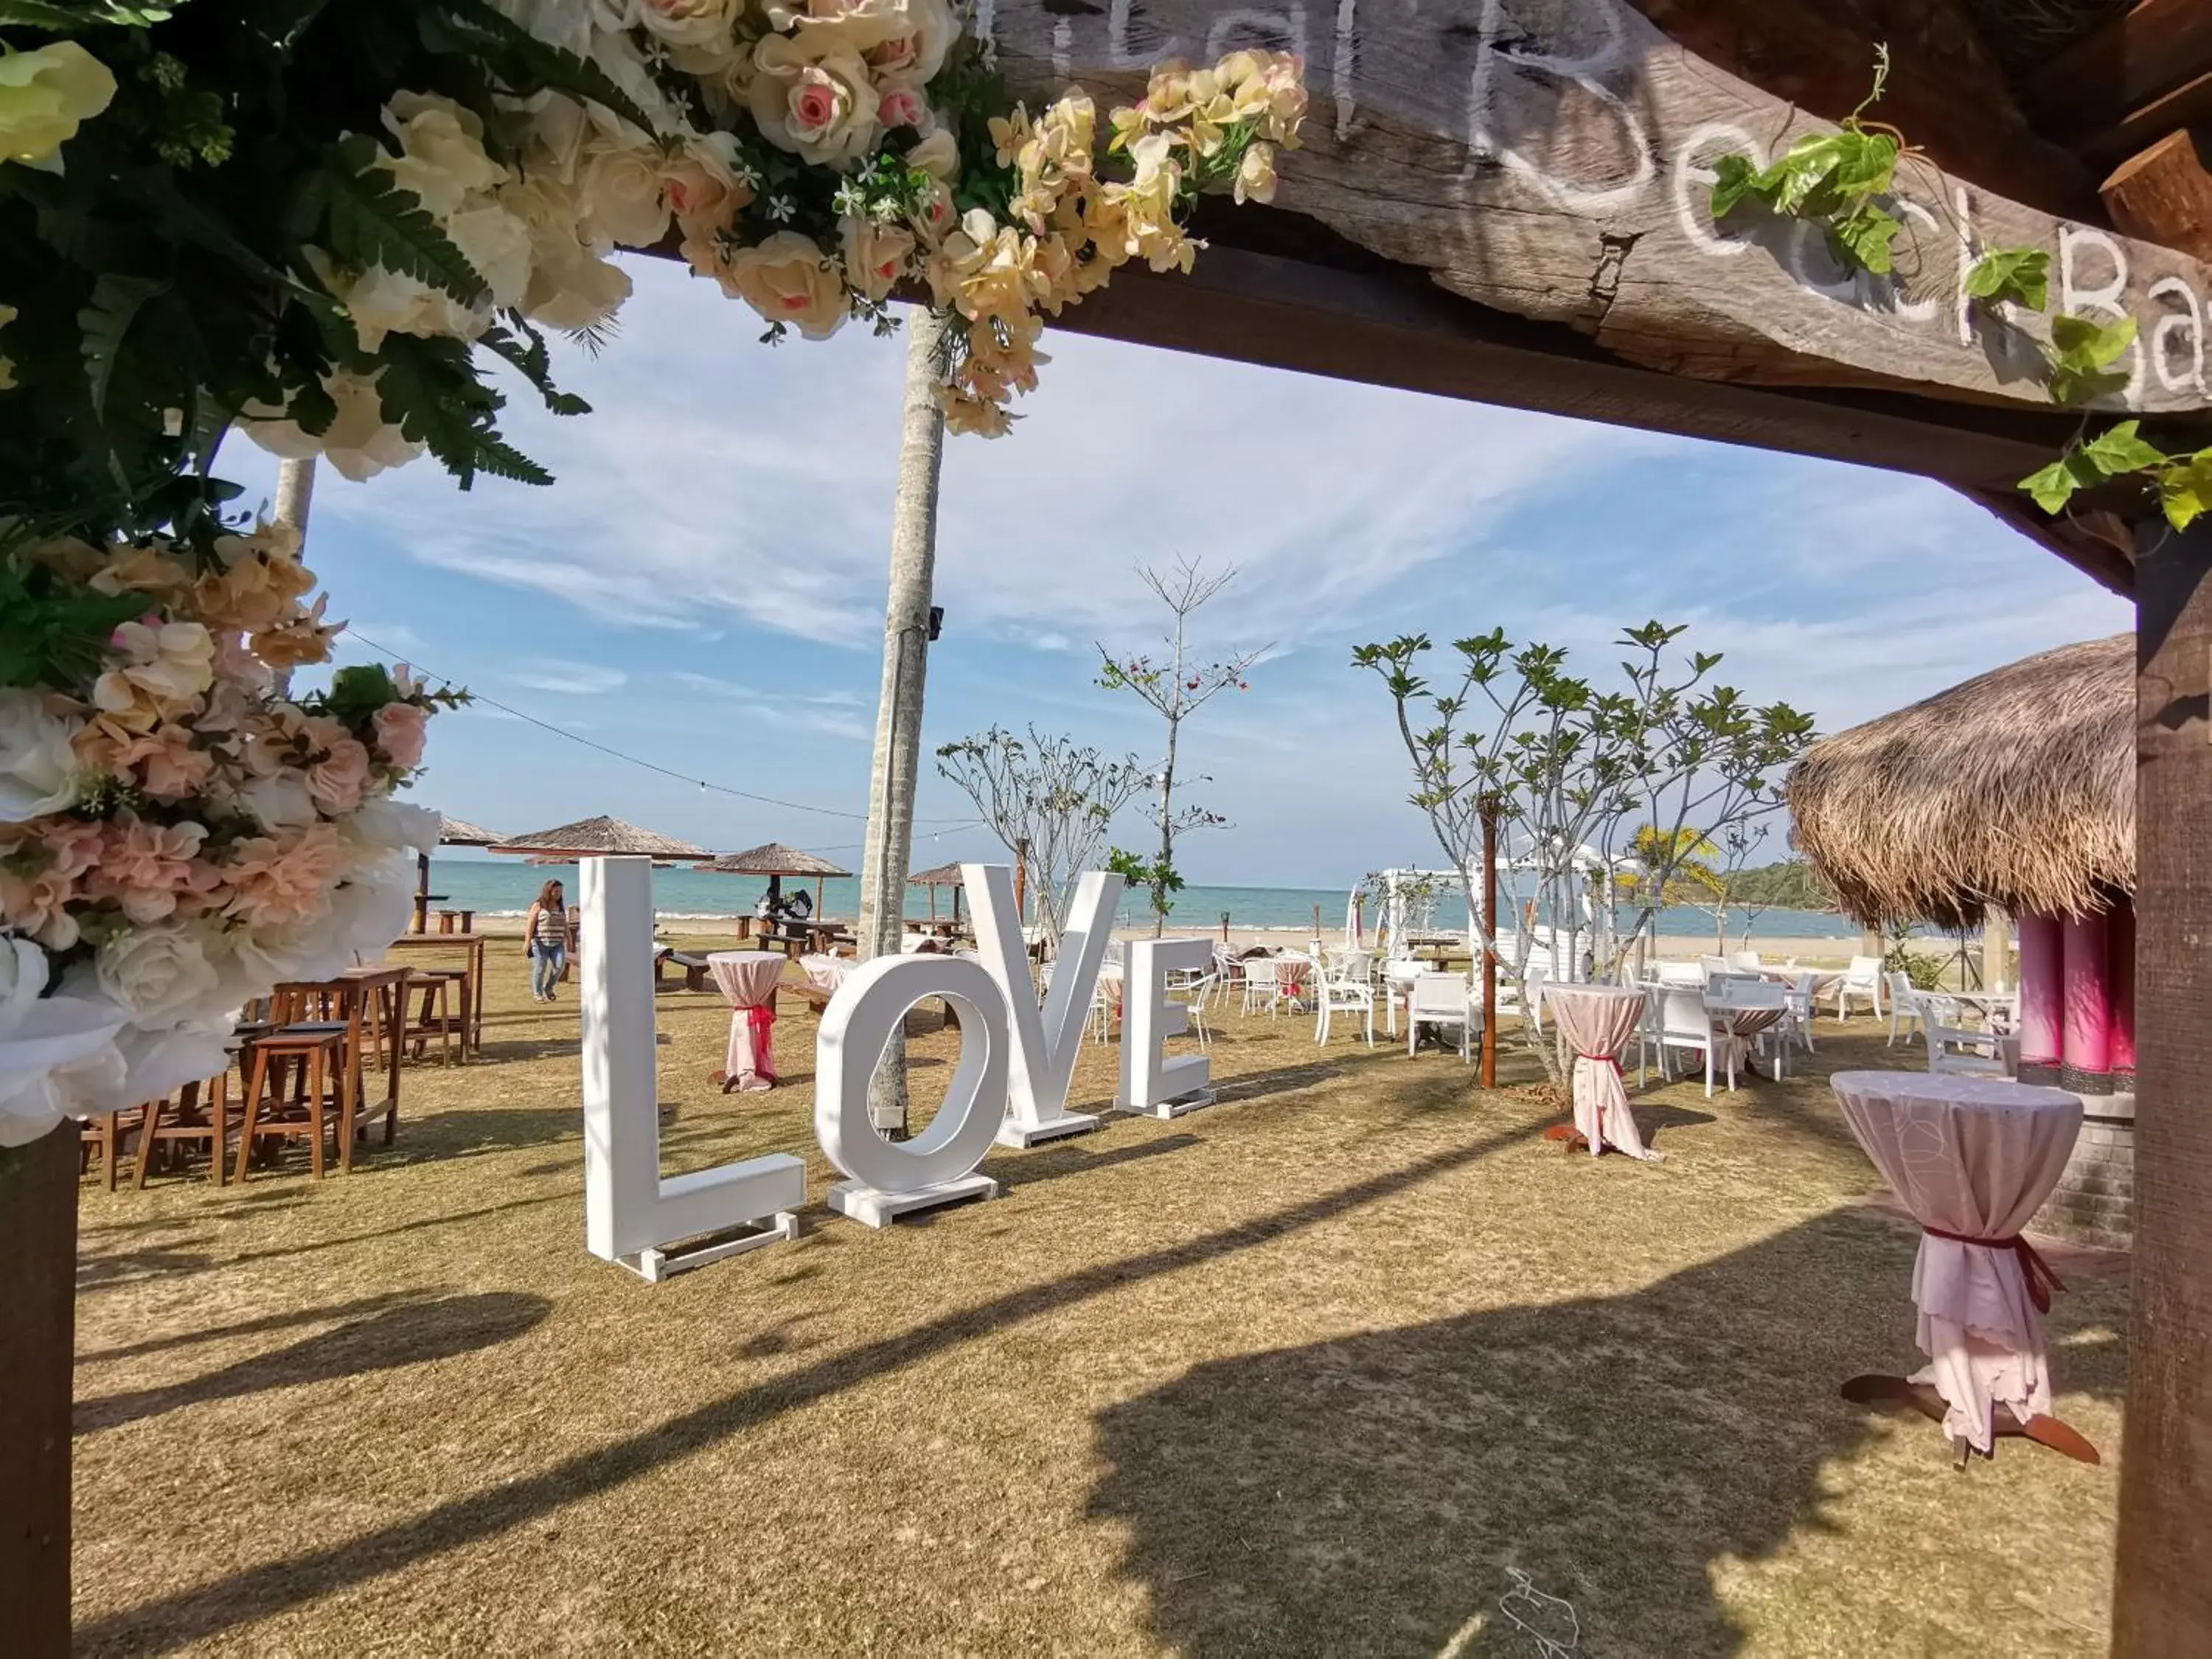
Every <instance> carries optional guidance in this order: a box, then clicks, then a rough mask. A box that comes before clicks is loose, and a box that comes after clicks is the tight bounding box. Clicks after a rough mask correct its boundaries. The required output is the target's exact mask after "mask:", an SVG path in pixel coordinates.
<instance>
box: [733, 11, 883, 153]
mask: <svg viewBox="0 0 2212 1659" xmlns="http://www.w3.org/2000/svg"><path fill="white" fill-rule="evenodd" d="M753 67H754V70H755V73H754V76H753V82H752V85H751V87H750V88H748V92H747V96H748V99H749V101H750V107H751V109H752V115H753V121H754V124H755V125H757V126H758V127H759V128H760V131H761V137H763V138H765V139H767V140H768V141H769V143H771V144H774V145H775V147H776V148H777V149H787V150H790V151H791V152H792V153H793V154H794V155H798V156H799V158H800V159H801V160H803V161H811V162H814V163H815V164H816V165H817V166H820V167H843V166H845V165H846V164H847V163H848V162H851V161H857V160H858V159H859V158H860V157H861V156H862V155H866V153H867V151H868V149H869V147H870V146H871V145H872V144H873V143H875V141H876V137H877V134H878V131H880V128H878V125H877V123H876V103H877V98H876V88H875V83H874V82H873V81H872V79H871V78H870V76H869V74H868V66H867V64H866V61H865V60H863V59H862V58H861V57H860V53H859V52H856V51H854V49H853V47H852V46H851V44H850V43H849V42H848V40H845V39H844V38H843V37H842V35H839V34H836V33H831V32H830V31H829V30H828V29H826V28H824V29H822V30H817V31H813V32H811V33H808V34H806V35H804V36H801V37H800V38H799V39H798V40H792V39H790V38H789V37H787V36H785V35H781V34H771V35H769V36H766V37H765V38H764V39H763V40H762V41H761V43H760V45H759V46H757V47H755V48H754V49H753Z"/></svg>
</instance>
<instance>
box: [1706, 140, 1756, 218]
mask: <svg viewBox="0 0 2212 1659" xmlns="http://www.w3.org/2000/svg"><path fill="white" fill-rule="evenodd" d="M1758 187H1759V169H1758V168H1757V167H1753V166H1752V164H1751V158H1750V157H1749V156H1748V155H1723V156H1722V157H1721V159H1720V160H1719V161H1716V162H1714V163H1713V217H1714V218H1716V219H1725V218H1726V217H1728V216H1729V214H1731V213H1733V212H1735V210H1736V209H1738V208H1739V207H1741V206H1742V205H1743V204H1744V201H1745V199H1746V198H1747V197H1750V196H1752V195H1753V192H1754V191H1756V190H1757V189H1758Z"/></svg>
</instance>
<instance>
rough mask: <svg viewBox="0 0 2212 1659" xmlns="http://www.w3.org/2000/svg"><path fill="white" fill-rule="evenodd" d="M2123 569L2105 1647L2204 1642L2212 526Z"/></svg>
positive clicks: (2155, 537) (2127, 1653)
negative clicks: (2127, 971) (2128, 590)
mask: <svg viewBox="0 0 2212 1659" xmlns="http://www.w3.org/2000/svg"><path fill="white" fill-rule="evenodd" d="M2142 545H2143V547H2144V548H2145V552H2144V555H2143V557H2142V562H2141V564H2140V565H2139V567H2138V568H2137V572H2136V575H2137V580H2138V589H2137V592H2138V596H2139V597H2138V607H2139V608H2138V611H2137V623H2136V633H2137V639H2138V641H2139V644H2138V655H2137V675H2138V678H2137V681H2136V687H2137V699H2136V987H2135V1011H2136V1166H2135V1180H2136V1188H2135V1194H2136V1228H2135V1285H2134V1297H2133V1300H2132V1306H2131V1308H2130V1316H2129V1338H2128V1403H2127V1425H2126V1430H2125V1435H2124V1441H2123V1447H2122V1453H2121V1459H2120V1527H2119V1569H2118V1580H2117V1582H2116V1584H2115V1588H2114V1592H2113V1602H2112V1652H2113V1654H2114V1655H2115V1656H2124V1659H2203V1655H2205V1654H2207V1653H2212V1522H2208V1517H2212V1098H2208V1095H2212V1088H2208V1072H2207V1066H2206V1054H2205V1046H2204V1034H2205V1033H2206V1032H2207V1031H2208V1030H2212V963H2208V960H2207V957H2206V951H2205V941H2206V940H2207V939H2212V814H2208V813H2207V812H2206V811H2205V810H2204V803H2205V802H2206V801H2207V800H2212V706H2208V705H2212V529H2208V528H2207V527H2204V526H2198V527H2197V528H2194V529H2191V530H2189V531H2187V532H2182V533H2180V534H2174V533H2172V532H2168V531H2166V529H2165V527H2164V526H2162V525H2160V526H2155V527H2150V526H2146V529H2145V532H2144V536H2143V541H2142Z"/></svg>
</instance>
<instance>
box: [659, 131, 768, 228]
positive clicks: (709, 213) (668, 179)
mask: <svg viewBox="0 0 2212 1659" xmlns="http://www.w3.org/2000/svg"><path fill="white" fill-rule="evenodd" d="M660 192H661V198H662V200H664V201H665V202H666V203H667V204H668V206H669V210H671V212H673V213H674V214H675V215H676V217H677V221H678V223H680V224H681V225H682V226H683V227H684V230H685V232H686V233H687V234H689V233H693V232H696V231H698V230H700V229H702V228H707V229H714V230H720V229H723V228H727V226H728V225H729V224H730V222H731V221H732V220H733V219H734V218H736V216H737V215H738V211H739V210H741V209H742V208H744V207H745V206H746V205H747V204H750V202H751V201H752V199H753V189H752V185H750V183H748V182H747V181H746V179H745V178H744V175H743V173H741V171H740V167H739V160H738V142H737V140H736V139H735V138H734V137H732V136H731V135H730V134H728V133H726V132H713V133H706V134H703V135H702V134H692V135H690V136H688V137H685V139H684V143H683V144H682V146H681V148H679V149H677V150H676V151H675V152H674V153H673V154H672V155H669V156H668V157H667V158H666V159H665V161H663V162H662V163H661V170H660Z"/></svg>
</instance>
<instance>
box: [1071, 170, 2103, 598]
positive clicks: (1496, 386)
mask: <svg viewBox="0 0 2212 1659" xmlns="http://www.w3.org/2000/svg"><path fill="white" fill-rule="evenodd" d="M1245 211H1246V212H1247V214H1248V215H1249V213H1250V210H1245ZM1272 223H1273V221H1271V220H1269V219H1268V218H1267V217H1266V216H1253V217H1251V218H1250V219H1249V222H1248V225H1247V228H1253V229H1259V228H1266V227H1267V226H1269V225H1270V224H1272ZM1055 326H1056V327H1060V328H1064V329H1066V330H1068V331H1071V332H1073V333H1080V334H1091V335H1097V336H1102V337H1108V338H1112V339H1120V340H1127V341H1132V342H1135V343H1139V344H1144V345H1152V346H1161V347H1165V348H1167V349H1170V350H1177V351H1190V352H1196V353H1200V354H1202V355H1205V356H1216V357H1227V358H1231V359H1233V360H1235V361H1237V362H1250V363H1260V364H1265V365H1267V366H1268V367H1271V368H1289V369H1295V370H1297V371H1299V372H1300V373H1303V374H1323V375H1328V376H1329V377H1331V378H1332V379H1336V380H1358V381H1362V382H1365V383H1367V384H1370V385H1376V386H1398V387H1401V388H1403V389H1405V390H1407V391H1413V392H1427V393H1430V394H1431V395H1434V396H1437V397H1446V398H1463V399H1466V400H1468V401H1472V402H1476V403H1487V404H1500V405H1503V406H1504V407H1507V408H1512V409H1528V410H1542V411H1544V412H1546V413H1548V414H1554V415H1567V416H1574V417H1576V418H1577V419H1581V420H1589V421H1601V422H1607V423H1610V424H1613V425H1619V426H1632V427H1638V428H1644V429H1646V430H1650V431H1661V432H1677V433H1682V434H1686V435H1689V436H1692V437H1699V438H1710V439H1713V440H1715V441H1718V442H1722V443H1732V444H1741V445H1746V446H1749V447H1757V448H1763V449H1779V450H1786V451H1789V452H1790V453H1795V454H1801V455H1819V456H1823V457H1826V458H1827V459H1832V460H1844V461H1852V462H1856V463H1857V464H1859V465H1866V466H1878V467H1884V468H1887V469H1889V470H1891V471H1900V472H1912V473H1918V474H1921V475H1923V476H1925V477H1934V478H1937V479H1941V480H1942V481H1943V482H1945V483H1951V484H1954V485H1957V486H1959V487H1961V488H1962V489H1966V491H1967V493H1969V494H1970V495H1972V496H1973V497H1974V498H1975V499H1976V500H1978V501H1982V502H1983V504H1984V505H1985V506H1988V507H1990V508H1991V510H1992V511H1995V512H1996V513H1998V514H1999V515H2000V516H2001V517H2002V518H2004V519H2005V520H2006V522H2007V523H2008V524H2010V525H2012V526H2013V527H2015V529H2019V530H2021V531H2022V532H2024V533H2027V534H2029V535H2031V536H2033V537H2034V538H2036V539H2037V540H2039V541H2041V542H2042V543H2043V544H2045V545H2046V546H2049V547H2051V549H2052V550H2054V551H2057V552H2058V553H2059V554H2060V555H2061V556H2063V557H2064V558H2066V559H2067V560H2068V561H2069V562H2071V563H2074V564H2075V565H2076V566H2077V568H2081V570H2083V571H2084V573H2085V574H2088V575H2089V576H2091V577H2092V579H2093V580H2096V581H2098V582H2100V583H2101V584H2102V585H2104V586H2107V587H2111V588H2112V589H2114V590H2115V591H2116V592H2123V593H2124V592H2128V591H2129V585H2130V582H2131V581H2132V579H2133V578H2132V571H2131V568H2130V565H2129V563H2128V562H2127V561H2126V560H2125V559H2124V557H2121V556H2118V554H2116V553H2115V552H2114V551H2113V550H2112V549H2110V548H2108V547H2106V546H2105V545H2103V544H2100V543H2098V542H2096V541H2094V540H2093V539H2091V538H2086V537H2077V536H2074V535H2072V534H2071V532H2068V531H2066V530H2065V529H2064V527H2063V526H2054V525H2053V524H2052V523H2051V521H2050V520H2045V519H2044V518H2043V517H2042V515H2041V514H2040V513H2038V512H2037V511H2036V509H2035V507H2034V506H2033V503H2032V502H2030V501H2028V500H2027V497H2025V496H2023V495H2019V494H2018V493H2017V492H2015V491H2014V490H2013V489H2012V486H2013V485H2014V483H2016V482H2017V481H2018V480H2019V479H2020V478H2021V477H2025V476H2026V475H2027V473H2029V472H2031V471H2034V470H2035V469H2036V468H2037V467H2039V466H2041V465H2044V464H2045V462H2046V461H2048V460H2049V459H2050V458H2051V456H2052V455H2053V454H2056V453H2057V451H2058V450H2059V449H2060V448H2061V447H2063V444H2064V442H2065V440H2066V436H2067V434H2068V433H2069V431H2071V430H2072V428H2073V425H2074V423H2073V422H2071V421H2069V420H2067V419H2064V418H2063V417H2055V416H2051V415H2048V414H2036V413H2029V412H2025V411H2015V410H2005V409H1996V408H1988V407H1983V406H1978V405H1966V404H1940V403H1935V402H1931V401H1929V400H1927V399H1923V398H1909V397H1902V396H1899V395H1897V394H1894V393H1887V392H1814V391H1807V390H1791V389H1784V388H1778V387H1768V386H1744V385H1735V384H1730V383H1728V382H1723V381H1711V380H1691V379H1688V378H1686V377H1683V376H1680V375H1670V374H1660V373H1657V372H1656V371H1654V370H1651V369H1647V368H1640V367H1638V366H1637V365H1635V364H1632V363H1624V362H1620V361H1619V360H1617V359H1615V358H1613V357H1612V356H1609V355H1608V354H1607V353H1605V352H1603V351H1601V350H1600V349H1597V348H1596V347H1595V346H1593V345H1592V344H1591V343H1589V341H1588V340H1587V339H1586V338H1584V337H1583V336H1581V335H1579V334H1577V333H1576V332H1575V331H1573V330H1571V329H1569V328H1566V327H1565V326H1563V325H1557V324H1552V325H1545V324H1537V323H1530V322H1528V321H1526V320H1524V319H1520V318H1516V317H1509V316H1502V315H1500V314H1498V313H1495V312H1492V311H1489V310H1487V309H1486V308H1485V307H1480V306H1477V305H1474V304H1470V303H1468V301H1461V300H1455V299H1453V298H1452V297H1451V296H1450V295H1446V294H1443V293H1439V292H1438V291H1437V289H1433V288H1431V287H1430V286H1428V285H1427V284H1426V283H1423V282H1422V281H1420V280H1419V276H1418V275H1417V274H1414V273H1410V272H1401V271H1392V270H1389V269H1388V268H1387V267H1383V266H1380V265H1377V266H1376V268H1375V269H1373V270H1366V271H1357V270H1339V269H1334V268H1332V267H1328V266H1322V265H1317V264H1310V263H1306V262H1304V261H1300V260H1297V259H1293V258H1286V257H1284V256H1281V255H1277V254H1271V253H1261V252H1255V251H1251V250H1249V249H1241V248H1233V247H1225V246H1218V245H1217V246H1213V247H1212V248H1211V249H1209V250H1208V251H1207V252H1206V253H1204V254H1202V255H1201V256H1200V258H1199V261H1198V264H1197V268H1196V270H1194V271H1193V273H1192V274H1191V275H1189V276H1153V275H1152V274H1151V273H1149V272H1147V271H1145V270H1141V269H1139V268H1134V267H1132V268H1129V269H1126V270H1122V271H1121V273H1119V274H1118V275H1116V276H1115V279H1114V282H1113V284H1112V286H1111V287H1109V288H1106V289H1102V290H1100V291H1099V292H1098V293H1097V294H1094V295H1091V297H1090V298H1089V299H1088V300H1086V301H1084V303H1083V304H1082V305H1080V306H1075V307H1070V308H1069V309H1068V310H1067V311H1066V312H1065V313H1063V314H1062V315H1061V317H1060V319H1059V320H1058V322H1057V323H1056V324H1055Z"/></svg>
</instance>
